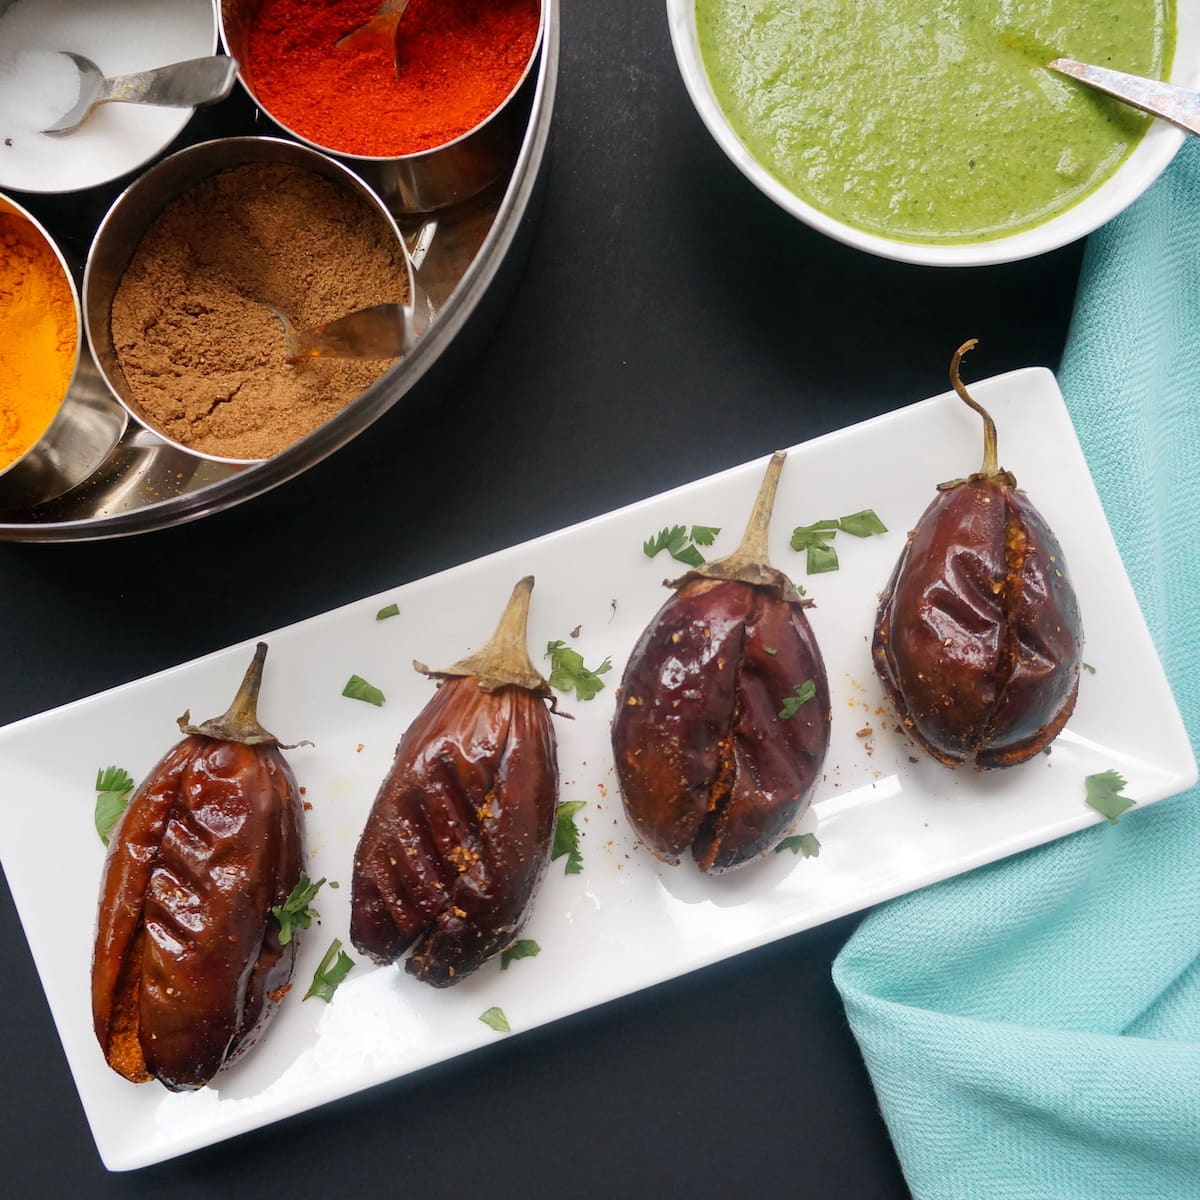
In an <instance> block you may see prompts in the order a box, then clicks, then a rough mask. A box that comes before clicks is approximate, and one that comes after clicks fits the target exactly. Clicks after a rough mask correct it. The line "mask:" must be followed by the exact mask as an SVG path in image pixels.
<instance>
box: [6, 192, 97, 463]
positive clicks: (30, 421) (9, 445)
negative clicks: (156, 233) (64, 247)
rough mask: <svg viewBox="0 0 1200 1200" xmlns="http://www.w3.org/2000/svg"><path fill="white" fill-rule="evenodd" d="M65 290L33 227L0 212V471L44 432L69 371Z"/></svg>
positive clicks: (69, 310)
mask: <svg viewBox="0 0 1200 1200" xmlns="http://www.w3.org/2000/svg"><path fill="white" fill-rule="evenodd" d="M78 336H79V334H78V324H77V322H76V317H75V299H74V296H73V295H72V292H71V285H70V282H69V280H68V279H67V275H66V272H65V271H64V270H63V266H62V263H60V262H59V260H58V257H57V256H56V255H55V253H54V250H53V249H52V248H51V246H50V245H49V244H48V243H47V241H46V239H45V238H44V237H42V235H41V234H40V233H39V231H38V230H37V228H36V227H35V226H34V225H33V224H31V223H30V222H29V221H27V220H25V219H24V218H23V217H21V216H19V215H18V214H16V213H12V212H4V211H0V471H2V470H4V468H5V467H7V466H9V465H11V464H12V463H14V462H15V461H16V460H17V459H18V458H20V457H21V455H22V454H24V453H25V451H26V450H28V449H29V448H30V447H31V446H32V445H33V444H34V443H35V442H36V441H37V440H38V438H40V437H41V436H42V434H43V433H44V432H45V431H46V427H47V426H48V425H49V424H50V422H51V421H52V420H53V419H54V414H55V413H56V412H58V408H59V405H60V404H61V403H62V399H63V397H64V396H65V395H66V394H67V388H68V386H69V385H70V383H71V376H72V375H73V374H74V371H75V354H76V349H77V347H78Z"/></svg>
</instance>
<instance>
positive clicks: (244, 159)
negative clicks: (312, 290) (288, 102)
mask: <svg viewBox="0 0 1200 1200" xmlns="http://www.w3.org/2000/svg"><path fill="white" fill-rule="evenodd" d="M187 160H197V161H200V162H203V161H205V160H214V162H215V163H217V164H218V165H212V166H210V167H209V169H207V170H206V171H204V172H203V173H201V174H199V175H197V176H196V177H195V178H194V179H189V180H188V181H187V182H186V183H185V184H184V186H183V187H182V188H180V189H179V190H178V191H172V192H171V193H170V194H169V195H166V196H165V197H164V198H163V199H162V202H161V203H159V204H156V205H152V208H153V211H149V210H147V211H145V212H143V213H142V214H141V216H142V220H141V222H140V223H139V226H138V230H137V234H138V236H135V237H134V238H131V239H127V241H126V243H123V247H124V250H125V251H126V253H125V254H123V255H121V256H120V257H123V258H124V262H123V263H122V265H121V267H120V269H119V270H118V271H116V283H115V284H114V286H113V288H112V292H110V294H109V295H108V296H107V297H106V298H104V299H103V300H102V301H101V300H97V299H96V297H95V296H94V295H93V288H94V281H95V271H96V267H97V263H98V261H99V259H100V257H101V256H102V252H103V251H104V250H106V249H107V239H108V238H109V237H110V236H111V234H112V231H113V228H114V227H115V226H117V225H118V223H119V222H120V221H121V220H122V219H123V218H125V215H126V212H127V211H128V209H129V207H130V206H131V205H136V203H137V202H138V200H139V199H140V197H141V195H142V194H143V193H144V192H147V191H150V192H153V190H154V187H155V185H156V184H157V183H158V181H159V180H160V179H161V178H162V177H163V176H165V175H169V174H171V173H173V172H177V171H178V170H179V169H180V167H181V166H183V165H185V164H186V162H187ZM288 161H290V162H292V163H293V164H294V165H298V166H299V165H307V166H308V168H309V169H317V171H318V173H319V174H321V175H323V176H324V177H325V178H327V179H332V178H333V177H335V176H336V179H337V181H339V183H340V186H343V187H346V188H348V189H349V190H351V191H353V192H354V193H355V194H356V195H358V196H360V197H361V198H362V199H364V200H365V201H366V202H367V203H368V204H369V205H370V206H371V207H372V208H373V209H374V210H375V211H376V212H377V213H378V214H379V216H380V217H381V218H382V219H383V221H384V222H385V223H386V225H387V228H388V229H389V230H390V231H391V234H392V237H393V239H394V241H395V244H396V246H397V247H398V249H399V251H400V255H401V259H402V261H403V263H404V269H405V272H406V275H407V280H408V303H407V304H406V305H405V310H406V313H407V316H408V320H409V321H410V323H411V322H414V321H415V319H416V312H417V308H418V305H419V298H420V285H419V284H418V282H417V276H416V271H415V269H414V267H413V263H412V258H411V257H410V255H409V253H408V247H407V246H406V245H405V242H404V237H403V235H402V234H401V232H400V228H399V226H398V225H397V224H396V220H395V217H393V216H392V214H391V212H390V211H389V210H388V207H387V205H386V204H384V202H383V201H382V200H381V199H380V197H379V196H377V195H376V194H375V193H374V192H373V191H372V190H371V189H370V188H369V187H368V186H367V185H366V184H365V183H364V182H363V180H362V179H360V178H359V176H358V175H357V174H356V173H355V172H354V171H352V170H351V169H350V168H349V167H348V166H346V165H345V164H344V163H341V162H339V161H338V160H337V159H336V158H333V157H332V156H330V155H329V154H326V153H324V152H322V151H320V150H317V149H316V148H315V147H312V146H306V145H301V144H299V143H297V142H294V141H290V140H288V139H285V138H274V137H262V136H242V137H227V138H214V139H212V140H210V141H206V142H197V143H196V144H195V145H192V146H187V147H185V148H184V149H182V150H177V151H176V152H175V153H174V154H170V155H168V156H167V157H166V158H164V159H162V160H161V161H159V162H157V163H155V164H154V166H153V167H151V168H150V169H149V170H148V171H146V172H145V173H144V174H143V175H141V176H140V177H139V178H138V179H137V180H135V181H134V182H133V183H131V184H130V185H129V187H127V188H126V189H125V190H124V191H123V192H121V194H120V195H119V196H118V197H117V198H116V199H115V200H114V201H113V202H112V204H111V205H110V206H109V209H108V211H107V212H106V213H105V214H104V217H103V218H102V219H101V221H100V224H99V225H98V226H97V228H96V234H95V237H94V238H93V239H92V245H91V249H90V251H89V253H88V257H87V264H86V266H85V267H84V272H83V297H82V314H83V327H84V329H85V330H86V334H87V340H88V346H89V347H90V349H91V352H92V357H93V359H95V362H96V369H97V370H98V371H99V372H100V376H101V378H102V379H103V380H104V382H105V384H106V385H107V387H108V390H109V391H110V392H111V393H112V395H113V396H114V397H115V398H116V400H117V402H118V403H119V404H120V405H121V407H122V408H124V409H125V411H126V412H127V413H128V414H129V416H130V417H131V418H132V419H133V420H134V421H135V422H136V423H137V424H138V425H140V426H141V427H142V428H143V429H146V430H148V431H149V432H150V433H152V434H154V435H155V436H156V437H158V438H161V439H162V441H164V442H166V443H167V444H168V445H170V446H174V447H175V448H176V449H177V450H182V451H183V452H184V453H186V454H189V455H192V456H193V457H195V458H198V459H202V460H204V461H206V462H215V463H223V464H226V465H230V466H238V467H249V466H256V465H258V464H260V463H264V462H268V461H270V459H272V458H275V457H277V455H269V456H267V457H265V458H234V457H230V456H228V455H220V454H210V453H206V452H205V451H203V450H197V449H196V448H195V447H194V446H189V445H187V444H186V443H184V442H180V441H178V440H176V439H175V438H173V437H171V436H170V435H169V434H168V433H166V432H165V431H164V430H162V429H161V428H159V426H157V425H156V424H155V423H154V422H153V421H151V420H149V419H148V418H147V417H146V416H145V415H144V414H143V413H142V411H141V406H140V405H139V404H138V403H137V401H136V400H133V399H131V398H130V397H128V396H126V395H125V394H124V391H123V390H122V388H120V387H118V386H117V382H116V381H115V380H114V378H113V371H112V369H110V366H109V359H110V358H115V357H116V354H115V351H113V352H112V353H111V354H109V353H108V350H109V348H110V347H111V341H112V338H111V335H110V334H109V333H108V332H107V331H108V327H109V321H110V320H111V315H110V314H111V308H112V293H115V290H116V287H117V286H119V282H120V278H121V276H122V275H123V273H124V271H125V270H127V269H128V267H129V263H130V261H131V260H132V258H133V255H134V254H135V253H136V251H137V247H138V246H139V245H140V243H141V239H142V237H143V236H144V235H145V233H146V231H147V230H148V229H149V227H150V226H151V225H152V224H153V223H154V221H155V220H157V218H158V216H159V215H160V214H161V213H162V211H163V209H165V208H166V206H167V205H168V204H170V203H172V202H173V201H174V200H177V199H179V197H181V196H183V195H186V194H187V192H188V191H190V190H191V189H192V188H194V187H197V186H198V185H199V184H200V183H202V182H203V181H204V180H205V179H210V178H212V177H213V176H214V175H217V174H220V173H221V172H222V171H225V170H229V169H231V168H233V167H239V166H244V165H246V164H247V163H255V162H288ZM105 265H106V268H107V266H108V264H107V263H106V264H105ZM96 326H100V327H99V328H97V327H96ZM117 367H118V369H119V368H120V364H119V363H118V364H117ZM122 374H123V371H122ZM126 386H127V385H126ZM356 399H357V397H356V398H355V399H353V400H351V401H350V402H349V403H350V404H353V403H355V400H356ZM331 419H332V418H331ZM306 436H310V435H306ZM301 440H302V439H301ZM288 448H290V447H285V450H286V449H288ZM278 453H280V454H281V453H284V451H279V452H278Z"/></svg>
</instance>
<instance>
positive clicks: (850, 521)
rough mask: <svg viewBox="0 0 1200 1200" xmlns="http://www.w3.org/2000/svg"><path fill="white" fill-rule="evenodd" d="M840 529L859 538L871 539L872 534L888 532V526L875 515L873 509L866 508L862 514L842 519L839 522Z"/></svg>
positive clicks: (852, 514) (858, 513)
mask: <svg viewBox="0 0 1200 1200" xmlns="http://www.w3.org/2000/svg"><path fill="white" fill-rule="evenodd" d="M838 528H839V529H842V530H844V531H845V532H846V533H849V534H852V535H853V536H854V537H859V538H865V537H871V536H872V534H876V533H887V531H888V529H887V526H886V525H885V524H884V523H883V522H882V521H881V520H880V519H879V518H878V516H876V515H875V510H874V509H873V508H864V509H863V510H862V512H856V513H851V514H850V515H849V516H848V517H842V519H841V520H840V521H839V522H838Z"/></svg>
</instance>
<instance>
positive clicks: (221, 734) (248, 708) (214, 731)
mask: <svg viewBox="0 0 1200 1200" xmlns="http://www.w3.org/2000/svg"><path fill="white" fill-rule="evenodd" d="M266 658H267V643H266V642H259V643H258V645H257V646H255V648H254V657H253V658H252V659H251V660H250V665H249V666H248V667H247V668H246V674H245V675H243V676H242V682H241V686H240V687H239V688H238V690H237V695H236V696H234V698H233V703H232V704H231V705H230V706H229V708H228V710H227V711H226V712H225V714H224V716H220V717H213V718H212V719H211V720H208V721H205V722H203V723H202V724H200V725H192V724H191V723H190V721H191V711H190V710H189V711H188V712H185V713H184V714H183V716H182V717H180V718H179V728H180V729H181V730H182V731H183V732H184V733H198V734H201V735H202V736H204V737H210V738H218V739H219V740H220V741H223V742H241V743H242V744H243V745H246V746H259V745H264V744H277V743H278V741H279V739H278V738H277V737H276V736H275V735H274V734H273V733H269V732H268V731H267V730H265V729H264V728H263V727H262V726H261V725H260V724H259V723H258V693H259V689H260V688H261V687H262V676H263V663H264V662H265V661H266Z"/></svg>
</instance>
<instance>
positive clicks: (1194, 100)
mask: <svg viewBox="0 0 1200 1200" xmlns="http://www.w3.org/2000/svg"><path fill="white" fill-rule="evenodd" d="M1049 66H1050V70H1052V71H1058V72H1059V74H1061V75H1069V76H1070V77H1071V78H1072V79H1078V80H1079V81H1080V83H1086V84H1087V85H1088V86H1089V87H1094V88H1096V89H1097V90H1098V91H1101V92H1105V93H1107V94H1108V95H1109V96H1115V97H1116V98H1117V99H1118V100H1123V101H1124V102H1125V103H1126V104H1131V105H1133V107H1134V108H1140V109H1141V110H1142V112H1147V113H1149V114H1150V115H1151V116H1154V117H1161V118H1162V119H1163V120H1164V121H1169V122H1170V123H1171V124H1172V125H1178V126H1179V128H1180V129H1186V130H1187V132H1188V133H1195V134H1200V92H1193V91H1190V90H1189V89H1188V88H1182V87H1178V86H1176V85H1175V84H1173V83H1161V82H1159V80H1157V79H1144V78H1143V77H1142V76H1140V75H1126V74H1125V72H1124V71H1113V70H1110V69H1109V68H1108V67H1094V66H1092V65H1091V64H1090V63H1082V62H1076V61H1075V59H1073V58H1056V59H1055V60H1054V61H1053V62H1052V63H1050V64H1049Z"/></svg>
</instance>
